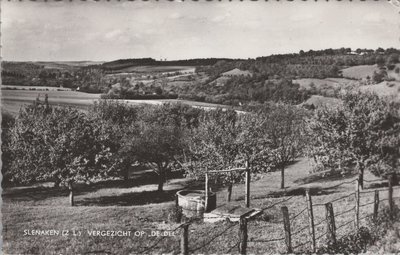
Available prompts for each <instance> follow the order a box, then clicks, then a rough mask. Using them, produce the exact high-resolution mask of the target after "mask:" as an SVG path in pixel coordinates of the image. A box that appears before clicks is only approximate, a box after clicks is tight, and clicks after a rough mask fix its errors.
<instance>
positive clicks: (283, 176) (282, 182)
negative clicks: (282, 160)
mask: <svg viewBox="0 0 400 255" xmlns="http://www.w3.org/2000/svg"><path fill="white" fill-rule="evenodd" d="M284 188H285V167H282V168H281V189H284Z"/></svg>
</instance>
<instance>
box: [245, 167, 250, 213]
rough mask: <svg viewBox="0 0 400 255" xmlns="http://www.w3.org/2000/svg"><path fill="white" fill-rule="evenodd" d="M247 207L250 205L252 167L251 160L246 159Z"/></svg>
mask: <svg viewBox="0 0 400 255" xmlns="http://www.w3.org/2000/svg"><path fill="white" fill-rule="evenodd" d="M245 200H246V201H245V203H246V207H247V208H248V207H250V168H249V161H246V197H245Z"/></svg>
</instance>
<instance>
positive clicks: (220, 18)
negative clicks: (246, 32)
mask: <svg viewBox="0 0 400 255" xmlns="http://www.w3.org/2000/svg"><path fill="white" fill-rule="evenodd" d="M231 16H232V15H231V14H230V13H229V12H228V13H225V14H223V15H217V16H215V17H214V18H212V19H211V21H212V22H222V21H225V20H226V19H228V18H229V17H231Z"/></svg>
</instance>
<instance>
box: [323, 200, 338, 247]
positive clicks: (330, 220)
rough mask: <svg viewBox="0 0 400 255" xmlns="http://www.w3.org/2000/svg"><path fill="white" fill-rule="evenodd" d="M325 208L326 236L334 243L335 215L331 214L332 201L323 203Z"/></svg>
mask: <svg viewBox="0 0 400 255" xmlns="http://www.w3.org/2000/svg"><path fill="white" fill-rule="evenodd" d="M325 209H326V222H327V229H328V232H327V234H328V235H327V237H328V240H329V241H331V242H332V243H333V244H336V226H335V215H334V214H333V207H332V203H326V204H325Z"/></svg>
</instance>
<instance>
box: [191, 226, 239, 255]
mask: <svg viewBox="0 0 400 255" xmlns="http://www.w3.org/2000/svg"><path fill="white" fill-rule="evenodd" d="M237 224H238V222H236V223H234V224H232V225H231V226H229V227H227V228H226V229H225V230H224V231H222V232H221V233H219V234H217V235H215V236H214V237H212V238H211V239H210V240H209V241H207V242H204V243H203V245H201V246H200V247H197V248H194V249H189V250H190V252H195V251H197V250H200V249H202V248H204V247H206V246H207V245H209V244H210V243H212V242H213V241H214V240H215V239H217V238H218V237H220V236H222V235H223V234H224V233H226V232H227V231H228V230H229V229H231V228H233V227H234V226H236V225H237Z"/></svg>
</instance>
